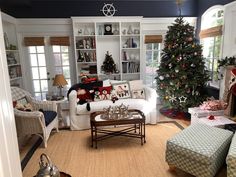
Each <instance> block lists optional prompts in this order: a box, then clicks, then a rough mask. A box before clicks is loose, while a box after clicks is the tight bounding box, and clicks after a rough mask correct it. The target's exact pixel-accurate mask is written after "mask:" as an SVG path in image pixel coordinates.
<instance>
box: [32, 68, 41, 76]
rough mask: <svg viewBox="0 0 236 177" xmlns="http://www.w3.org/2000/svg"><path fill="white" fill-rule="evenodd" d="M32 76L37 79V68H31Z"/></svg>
mask: <svg viewBox="0 0 236 177" xmlns="http://www.w3.org/2000/svg"><path fill="white" fill-rule="evenodd" d="M32 78H33V79H39V72H38V68H35V67H34V68H32Z"/></svg>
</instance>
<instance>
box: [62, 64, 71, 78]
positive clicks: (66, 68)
mask: <svg viewBox="0 0 236 177" xmlns="http://www.w3.org/2000/svg"><path fill="white" fill-rule="evenodd" d="M63 74H64V76H65V77H66V78H70V68H69V66H65V67H63Z"/></svg>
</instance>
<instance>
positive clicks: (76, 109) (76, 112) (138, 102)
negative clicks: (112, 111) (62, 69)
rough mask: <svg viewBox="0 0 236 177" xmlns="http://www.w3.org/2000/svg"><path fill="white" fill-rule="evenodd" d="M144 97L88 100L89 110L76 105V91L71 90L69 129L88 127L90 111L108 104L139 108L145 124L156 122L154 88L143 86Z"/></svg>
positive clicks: (157, 119) (100, 109) (157, 118)
mask: <svg viewBox="0 0 236 177" xmlns="http://www.w3.org/2000/svg"><path fill="white" fill-rule="evenodd" d="M144 90H145V99H133V98H127V99H119V100H117V101H116V102H115V103H113V102H112V101H111V100H103V101H98V102H90V107H91V110H90V111H87V109H86V105H87V104H83V105H77V102H78V99H77V92H76V91H75V90H73V91H71V92H70V94H69V107H70V111H69V116H70V129H71V130H84V129H89V128H90V113H92V112H95V111H102V110H103V108H106V107H108V106H110V105H111V106H116V105H121V104H122V103H123V104H124V105H129V108H130V109H138V110H141V111H142V112H143V113H144V114H145V116H146V123H147V124H156V123H157V122H158V121H159V117H158V116H157V109H156V105H157V93H156V91H155V90H154V89H152V88H149V87H147V86H144Z"/></svg>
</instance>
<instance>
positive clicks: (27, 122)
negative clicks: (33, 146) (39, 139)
mask: <svg viewBox="0 0 236 177" xmlns="http://www.w3.org/2000/svg"><path fill="white" fill-rule="evenodd" d="M14 114H15V120H16V128H17V135H18V136H24V135H27V134H42V133H43V131H45V130H44V129H45V127H46V125H45V118H44V115H43V113H42V112H40V111H32V112H27V111H20V110H17V109H14Z"/></svg>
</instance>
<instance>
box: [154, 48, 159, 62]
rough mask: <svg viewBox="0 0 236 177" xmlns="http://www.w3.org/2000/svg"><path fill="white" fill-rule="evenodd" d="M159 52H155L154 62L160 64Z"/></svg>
mask: <svg viewBox="0 0 236 177" xmlns="http://www.w3.org/2000/svg"><path fill="white" fill-rule="evenodd" d="M159 57H160V56H159V51H154V54H153V61H154V62H156V63H157V62H159Z"/></svg>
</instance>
